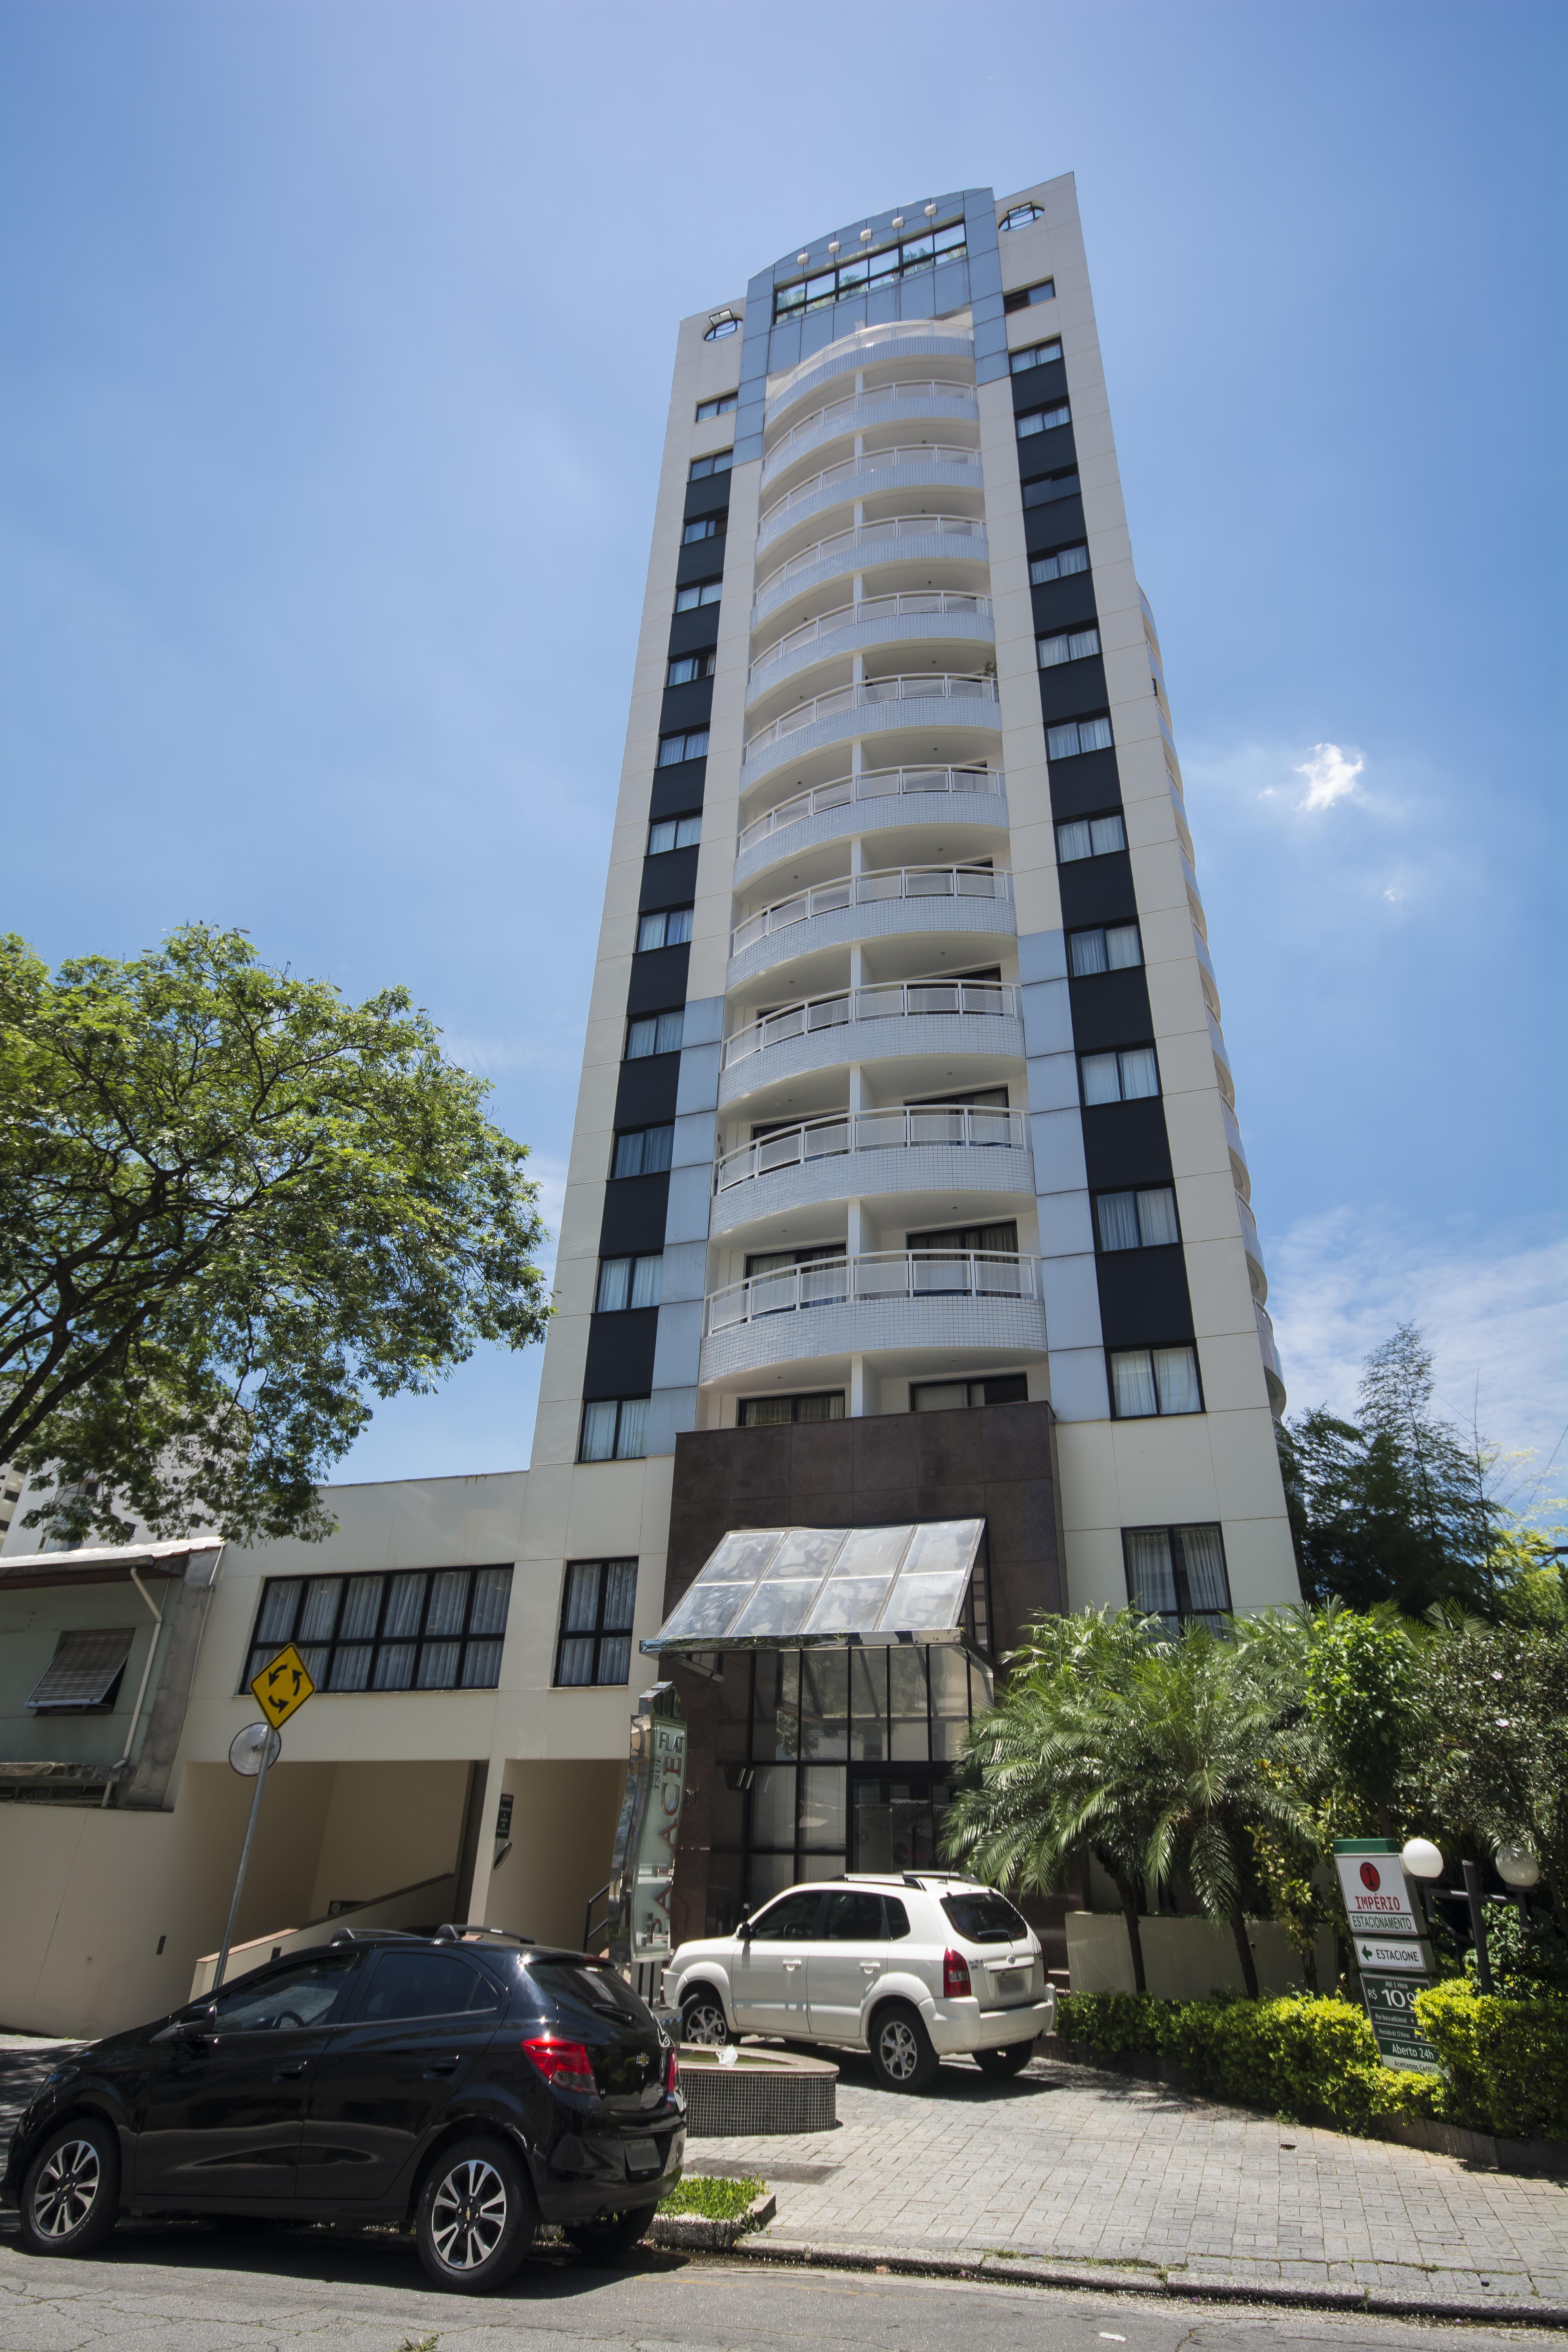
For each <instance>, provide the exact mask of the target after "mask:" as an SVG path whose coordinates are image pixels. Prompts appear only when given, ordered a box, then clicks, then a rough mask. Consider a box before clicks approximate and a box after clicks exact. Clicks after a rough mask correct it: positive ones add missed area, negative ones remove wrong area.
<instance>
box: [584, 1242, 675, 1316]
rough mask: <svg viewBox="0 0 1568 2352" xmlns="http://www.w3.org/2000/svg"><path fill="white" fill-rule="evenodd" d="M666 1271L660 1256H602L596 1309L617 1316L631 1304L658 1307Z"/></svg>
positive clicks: (632, 1305) (600, 1312) (631, 1305)
mask: <svg viewBox="0 0 1568 2352" xmlns="http://www.w3.org/2000/svg"><path fill="white" fill-rule="evenodd" d="M663 1273H664V1260H663V1258H662V1257H661V1256H652V1257H602V1258H601V1259H600V1260H599V1287H598V1291H597V1293H596V1295H595V1300H594V1304H595V1308H596V1309H597V1311H598V1312H599V1314H601V1315H616V1314H619V1313H621V1312H622V1311H623V1310H624V1309H625V1308H626V1307H657V1306H658V1298H659V1287H660V1283H661V1279H662V1276H663Z"/></svg>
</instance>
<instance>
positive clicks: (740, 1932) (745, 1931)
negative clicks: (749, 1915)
mask: <svg viewBox="0 0 1568 2352" xmlns="http://www.w3.org/2000/svg"><path fill="white" fill-rule="evenodd" d="M735 1933H736V1935H737V1936H739V1937H740V1938H741V1941H742V1944H749V1943H750V1942H751V1940H752V1923H751V1921H750V1920H749V1919H742V1922H741V1924H740V1926H739V1927H737V1928H736V1930H735Z"/></svg>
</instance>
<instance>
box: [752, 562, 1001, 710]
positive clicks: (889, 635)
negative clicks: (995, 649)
mask: <svg viewBox="0 0 1568 2352" xmlns="http://www.w3.org/2000/svg"><path fill="white" fill-rule="evenodd" d="M933 638H935V639H940V640H942V642H944V643H949V644H951V643H952V641H953V640H955V639H956V640H958V641H960V642H963V641H968V642H969V643H971V644H973V645H983V646H994V644H995V642H996V623H995V618H994V613H993V609H992V604H991V599H990V597H989V596H971V595H968V594H966V593H964V592H963V590H962V589H948V588H908V589H900V590H898V591H896V592H895V593H893V594H892V595H890V596H861V597H858V598H857V599H855V600H854V601H853V602H851V603H849V604H836V605H834V606H833V608H832V610H831V611H830V612H826V613H820V614H817V616H816V619H815V620H812V621H803V622H802V623H801V625H800V627H799V628H798V629H789V630H786V632H785V633H784V635H783V636H782V637H775V638H774V640H773V644H772V645H771V646H767V647H766V648H765V650H764V651H763V652H762V653H760V654H759V655H758V656H757V657H756V659H755V661H754V662H753V663H752V667H751V668H750V670H749V671H748V672H747V674H746V703H747V707H748V708H750V706H751V705H752V703H754V702H757V701H759V700H760V699H761V698H762V697H763V695H764V694H767V693H769V692H771V690H772V689H773V688H774V687H776V686H782V685H783V684H784V681H785V680H786V679H787V678H791V677H796V676H798V674H799V673H800V671H802V670H804V669H809V668H810V667H811V666H812V664H813V663H814V662H819V661H830V660H832V659H834V658H835V657H836V656H837V657H840V658H842V657H843V656H846V655H852V654H858V653H864V652H866V651H867V650H868V648H869V647H870V646H888V645H921V644H930V643H931V640H932V639H933Z"/></svg>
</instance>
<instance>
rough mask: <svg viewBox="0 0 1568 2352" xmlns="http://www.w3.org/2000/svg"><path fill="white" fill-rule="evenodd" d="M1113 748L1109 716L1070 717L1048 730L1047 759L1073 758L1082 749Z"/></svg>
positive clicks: (1101, 749) (1102, 749)
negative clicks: (1097, 717) (1062, 723)
mask: <svg viewBox="0 0 1568 2352" xmlns="http://www.w3.org/2000/svg"><path fill="white" fill-rule="evenodd" d="M1113 748H1114V747H1113V744H1112V740H1111V734H1110V718H1109V717H1106V718H1103V719H1068V721H1067V722H1066V724H1065V725H1063V726H1061V727H1047V730H1046V755H1047V759H1052V760H1073V759H1076V758H1077V757H1078V755H1079V752H1081V751H1110V750H1112V749H1113Z"/></svg>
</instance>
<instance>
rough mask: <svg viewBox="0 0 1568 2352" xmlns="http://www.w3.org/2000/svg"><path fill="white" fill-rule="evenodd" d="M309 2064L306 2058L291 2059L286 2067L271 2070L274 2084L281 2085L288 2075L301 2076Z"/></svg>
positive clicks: (276, 2067)
mask: <svg viewBox="0 0 1568 2352" xmlns="http://www.w3.org/2000/svg"><path fill="white" fill-rule="evenodd" d="M309 2064H310V2060H309V2059H308V2058H292V2059H290V2060H289V2063H288V2065H287V2066H275V2067H274V2068H273V2070H272V2079H273V2081H274V2082H275V2083H281V2082H283V2081H284V2080H285V2079H286V2077H288V2076H289V2075H290V2074H303V2073H304V2071H305V2069H306V2067H307V2066H308V2065H309Z"/></svg>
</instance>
